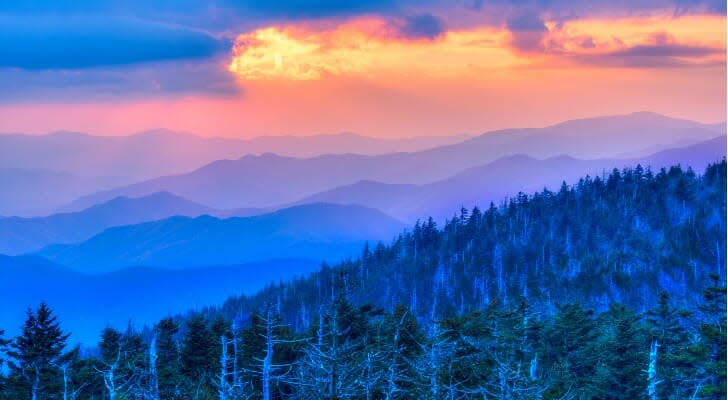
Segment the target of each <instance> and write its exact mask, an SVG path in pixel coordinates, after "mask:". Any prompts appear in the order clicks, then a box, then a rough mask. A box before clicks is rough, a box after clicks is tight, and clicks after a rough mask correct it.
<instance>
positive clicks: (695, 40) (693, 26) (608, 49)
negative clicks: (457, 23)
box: [229, 16, 726, 81]
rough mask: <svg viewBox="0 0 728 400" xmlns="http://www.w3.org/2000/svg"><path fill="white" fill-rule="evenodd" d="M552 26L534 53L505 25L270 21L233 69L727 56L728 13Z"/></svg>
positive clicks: (285, 72) (268, 71) (492, 65)
mask: <svg viewBox="0 0 728 400" xmlns="http://www.w3.org/2000/svg"><path fill="white" fill-rule="evenodd" d="M545 27H546V29H544V30H543V31H542V32H533V34H534V35H537V37H534V38H530V39H529V40H530V41H531V42H537V41H539V40H540V41H541V43H540V45H534V46H531V47H532V49H531V50H532V51H526V52H524V51H522V50H523V46H516V47H518V48H516V47H514V45H513V35H514V33H512V32H510V31H509V30H507V29H506V28H497V27H479V28H475V29H467V30H451V31H448V32H445V33H444V34H443V35H441V36H440V37H439V38H438V39H436V40H407V39H403V38H401V37H398V36H397V35H395V34H393V33H392V31H391V28H390V27H389V26H388V24H387V22H386V21H384V20H380V19H376V18H369V19H359V20H354V21H349V22H345V23H342V24H339V25H337V26H335V27H334V28H331V27H327V28H325V29H321V28H320V27H312V26H306V25H304V26H297V25H290V26H283V27H268V28H263V29H259V30H256V31H254V32H252V33H249V34H243V35H240V36H238V37H237V39H236V44H235V47H234V51H233V59H232V61H231V62H230V65H229V70H230V71H231V72H232V73H233V74H234V75H235V76H236V77H238V78H239V79H240V80H241V81H256V80H290V81H301V80H321V79H326V78H333V77H345V78H358V79H376V80H392V81H399V80H401V79H413V78H415V79H426V78H437V79H440V78H453V79H486V80H487V79H489V78H488V77H489V74H491V73H492V72H493V71H496V70H500V71H501V73H502V72H503V71H508V70H515V69H518V68H521V67H553V66H561V67H566V66H569V65H580V64H582V63H583V61H584V60H588V62H590V63H594V64H599V63H602V62H603V61H604V62H603V64H604V66H614V65H610V62H607V61H608V60H603V59H602V58H597V57H592V56H612V55H614V56H621V57H632V58H630V59H631V60H634V59H635V57H652V58H655V57H663V59H668V58H669V59H670V60H671V61H674V59H679V60H681V61H685V62H686V63H688V64H690V63H692V64H706V63H715V62H725V56H724V54H723V53H724V49H725V46H726V42H725V18H723V17H719V16H685V17H680V18H674V17H672V16H669V17H668V16H643V17H635V18H623V19H616V20H607V19H589V20H574V21H567V22H564V23H557V22H553V21H545ZM519 48H520V50H519ZM585 57H587V58H585ZM588 57H592V58H588ZM638 65H639V63H634V65H633V66H638ZM622 66H629V65H622Z"/></svg>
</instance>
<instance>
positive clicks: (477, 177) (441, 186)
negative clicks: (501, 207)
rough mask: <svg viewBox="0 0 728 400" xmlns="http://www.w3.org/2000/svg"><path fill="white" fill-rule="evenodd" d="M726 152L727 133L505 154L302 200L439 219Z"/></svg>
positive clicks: (697, 166)
mask: <svg viewBox="0 0 728 400" xmlns="http://www.w3.org/2000/svg"><path fill="white" fill-rule="evenodd" d="M725 156H726V137H725V136H719V137H716V138H713V139H711V140H708V141H705V142H701V143H698V144H695V145H692V146H687V147H684V148H676V149H670V150H664V151H661V152H658V153H656V154H652V155H649V156H644V157H640V158H635V159H627V160H619V159H597V160H578V159H575V158H573V157H569V156H558V157H551V158H548V159H545V160H537V159H534V158H532V157H529V156H525V155H515V156H509V157H504V158H501V159H499V160H497V161H494V162H492V163H488V164H486V165H483V166H479V167H474V168H470V169H467V170H465V171H463V172H460V173H458V174H456V175H454V176H452V177H450V178H447V179H443V180H440V181H437V182H433V183H429V184H424V185H413V184H387V183H382V182H375V181H360V182H357V183H354V184H351V185H346V186H341V187H338V188H336V189H332V190H329V191H325V192H321V193H317V194H315V195H312V196H309V197H307V198H305V199H303V200H301V201H299V202H297V204H306V203H311V202H325V203H334V204H361V205H366V206H368V207H374V208H376V209H378V210H381V211H383V212H385V213H387V214H389V215H392V216H394V217H396V218H399V219H401V220H402V221H406V222H410V223H412V222H414V221H416V220H417V219H426V218H428V217H433V218H435V220H436V221H438V222H442V221H443V220H444V219H445V218H448V217H451V216H452V213H453V212H454V211H456V210H458V209H460V208H461V207H465V208H472V207H473V206H479V207H481V208H482V207H487V205H488V204H489V203H490V202H495V203H496V204H497V203H499V202H500V201H501V200H503V199H504V198H506V197H507V196H512V195H513V194H515V193H518V192H524V193H526V194H531V193H533V192H536V191H539V190H542V189H543V188H544V187H546V188H549V189H551V190H558V187H559V185H560V184H561V182H567V183H573V181H574V180H576V179H578V178H579V177H580V176H584V175H591V176H592V177H594V176H601V175H603V174H604V173H609V172H611V170H612V169H614V168H619V169H621V168H624V167H634V166H636V165H638V164H640V165H642V166H643V167H644V168H648V167H649V168H651V169H652V170H654V171H658V170H659V169H660V168H663V167H669V166H671V165H677V164H681V165H683V166H690V167H692V168H693V169H694V170H696V171H702V170H703V169H704V168H705V167H706V166H707V165H708V163H710V162H716V161H720V160H721V159H722V158H724V157H725Z"/></svg>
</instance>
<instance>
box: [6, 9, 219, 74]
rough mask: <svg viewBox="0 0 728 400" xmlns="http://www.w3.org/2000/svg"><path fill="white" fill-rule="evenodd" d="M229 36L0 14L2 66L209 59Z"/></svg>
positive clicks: (155, 26)
mask: <svg viewBox="0 0 728 400" xmlns="http://www.w3.org/2000/svg"><path fill="white" fill-rule="evenodd" d="M229 48H230V41H228V40H224V39H223V40H220V39H216V38H214V37H212V36H210V35H208V34H206V33H202V32H198V31H194V30H190V29H186V28H181V27H173V26H168V25H162V24H155V23H149V22H142V21H138V20H130V19H123V18H94V19H91V18H80V17H72V18H34V19H28V18H0V67H15V68H23V69H77V68H88V67H97V66H107V65H123V64H134V63H140V62H149V61H160V60H178V59H199V58H209V57H212V56H213V55H215V54H217V53H219V52H220V51H224V50H226V49H229Z"/></svg>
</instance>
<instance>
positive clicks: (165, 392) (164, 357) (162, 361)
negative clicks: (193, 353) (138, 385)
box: [155, 318, 182, 400]
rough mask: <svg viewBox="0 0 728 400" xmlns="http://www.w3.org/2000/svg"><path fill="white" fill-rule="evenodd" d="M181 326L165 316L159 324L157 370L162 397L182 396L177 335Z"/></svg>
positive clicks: (156, 330)
mask: <svg viewBox="0 0 728 400" xmlns="http://www.w3.org/2000/svg"><path fill="white" fill-rule="evenodd" d="M178 331H179V326H178V325H177V323H176V322H175V321H174V320H173V319H172V318H165V319H163V320H161V321H159V323H158V324H157V326H156V328H155V333H156V357H157V360H156V371H157V373H156V374H157V387H158V390H159V398H160V399H165V400H166V399H170V400H173V399H177V398H179V397H180V396H181V391H180V384H181V382H182V381H181V376H180V369H181V368H180V360H179V349H178V346H177V341H176V339H175V335H176V334H177V332H178Z"/></svg>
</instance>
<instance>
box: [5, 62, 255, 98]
mask: <svg viewBox="0 0 728 400" xmlns="http://www.w3.org/2000/svg"><path fill="white" fill-rule="evenodd" d="M226 61H227V60H226V59H212V60H208V61H199V62H179V61H166V62H156V63H151V64H136V65H126V66H117V67H107V68H93V69H79V70H52V69H45V70H23V69H8V68H6V69H3V70H2V73H0V87H2V88H3V90H2V91H0V103H18V102H35V101H38V99H43V101H48V102H63V103H67V102H75V101H83V102H88V101H101V102H103V101H109V100H114V99H118V98H119V97H124V98H135V97H136V98H143V99H150V98H161V97H165V96H169V95H175V94H183V95H184V94H203V95H206V96H214V97H226V96H236V95H239V94H240V93H241V89H240V87H239V85H238V84H237V83H236V82H235V79H234V77H233V76H232V75H231V74H230V73H228V71H227V69H226V66H227V64H226Z"/></svg>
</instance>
